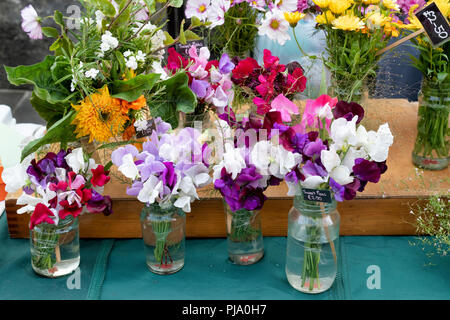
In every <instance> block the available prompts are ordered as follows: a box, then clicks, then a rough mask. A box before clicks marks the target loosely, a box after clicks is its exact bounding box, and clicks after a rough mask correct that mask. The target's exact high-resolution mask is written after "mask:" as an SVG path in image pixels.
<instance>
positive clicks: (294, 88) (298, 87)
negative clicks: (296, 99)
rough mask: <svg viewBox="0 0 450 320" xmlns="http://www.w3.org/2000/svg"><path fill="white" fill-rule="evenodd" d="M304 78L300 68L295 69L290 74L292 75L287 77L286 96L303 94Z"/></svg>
mask: <svg viewBox="0 0 450 320" xmlns="http://www.w3.org/2000/svg"><path fill="white" fill-rule="evenodd" d="M306 81H307V79H306V77H305V75H304V74H303V69H302V68H297V69H295V70H294V72H292V74H288V76H287V87H288V88H289V89H288V92H287V94H292V93H297V92H303V91H305V88H306Z"/></svg>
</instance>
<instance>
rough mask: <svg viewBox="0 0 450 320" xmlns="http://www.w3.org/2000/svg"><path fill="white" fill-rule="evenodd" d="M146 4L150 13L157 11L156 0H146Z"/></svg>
mask: <svg viewBox="0 0 450 320" xmlns="http://www.w3.org/2000/svg"><path fill="white" fill-rule="evenodd" d="M144 3H145V5H146V6H147V9H148V11H149V14H152V13H154V12H155V11H156V3H155V0H144Z"/></svg>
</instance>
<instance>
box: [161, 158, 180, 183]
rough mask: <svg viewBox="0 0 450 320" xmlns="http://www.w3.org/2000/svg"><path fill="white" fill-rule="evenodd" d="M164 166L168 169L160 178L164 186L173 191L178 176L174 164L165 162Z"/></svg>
mask: <svg viewBox="0 0 450 320" xmlns="http://www.w3.org/2000/svg"><path fill="white" fill-rule="evenodd" d="M163 164H164V166H165V167H166V169H165V170H164V171H163V172H162V174H161V176H160V178H161V179H162V181H163V184H164V185H165V186H168V187H169V188H170V189H171V190H172V189H173V188H174V187H175V185H176V183H177V174H176V173H175V168H174V166H173V162H163Z"/></svg>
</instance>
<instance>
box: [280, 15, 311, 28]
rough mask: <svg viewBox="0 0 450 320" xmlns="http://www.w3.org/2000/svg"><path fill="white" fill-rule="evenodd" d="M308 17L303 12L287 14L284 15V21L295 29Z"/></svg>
mask: <svg viewBox="0 0 450 320" xmlns="http://www.w3.org/2000/svg"><path fill="white" fill-rule="evenodd" d="M305 16H306V15H305V14H304V13H303V12H298V11H295V12H285V13H284V19H285V20H286V21H287V22H289V25H290V26H291V27H292V28H295V27H296V26H297V23H298V22H299V21H300V20H302V19H303V18H304V17H305Z"/></svg>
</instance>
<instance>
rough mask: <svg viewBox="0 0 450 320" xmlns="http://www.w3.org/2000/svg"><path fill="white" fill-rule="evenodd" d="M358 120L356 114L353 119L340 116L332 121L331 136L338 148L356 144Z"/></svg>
mask: <svg viewBox="0 0 450 320" xmlns="http://www.w3.org/2000/svg"><path fill="white" fill-rule="evenodd" d="M356 121H358V116H354V117H353V119H352V121H347V119H345V118H339V119H336V120H334V121H333V122H332V123H331V127H330V137H331V139H332V140H333V142H334V145H335V149H336V150H340V149H342V148H343V147H345V146H347V145H355V144H356V141H357V138H356Z"/></svg>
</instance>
